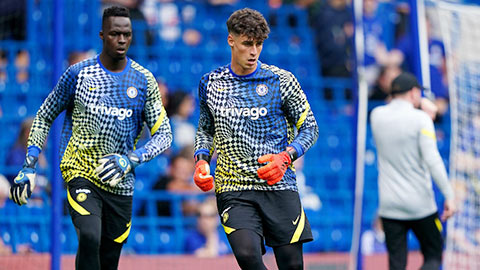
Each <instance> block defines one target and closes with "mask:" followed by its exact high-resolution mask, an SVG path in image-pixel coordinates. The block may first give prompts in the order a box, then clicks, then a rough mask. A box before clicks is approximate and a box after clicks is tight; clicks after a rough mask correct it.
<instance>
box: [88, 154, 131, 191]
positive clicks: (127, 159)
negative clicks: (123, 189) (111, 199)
mask: <svg viewBox="0 0 480 270" xmlns="http://www.w3.org/2000/svg"><path fill="white" fill-rule="evenodd" d="M139 163H140V159H139V158H138V156H137V155H136V154H135V153H129V154H128V156H127V155H119V154H108V155H105V156H103V157H102V158H101V159H99V160H98V166H97V168H96V169H95V172H96V173H97V175H98V178H100V181H102V183H104V184H106V183H108V184H109V185H110V186H111V187H114V186H116V185H117V184H118V183H119V182H120V181H121V180H122V179H123V177H124V176H125V175H126V174H127V173H129V172H130V171H131V170H132V169H133V168H135V167H136V166H138V164H139Z"/></svg>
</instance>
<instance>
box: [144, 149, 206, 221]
mask: <svg viewBox="0 0 480 270" xmlns="http://www.w3.org/2000/svg"><path fill="white" fill-rule="evenodd" d="M192 156H193V148H192V146H189V147H185V148H183V149H181V150H180V151H179V152H178V154H176V155H175V156H173V157H172V159H171V160H170V164H169V166H168V170H167V174H166V175H162V176H160V177H159V179H158V180H157V181H156V182H155V184H154V185H153V187H152V189H153V190H164V191H169V192H172V193H200V190H199V189H198V188H197V187H196V186H195V185H194V184H193V179H192V175H193V172H194V168H195V164H194V161H193V160H192ZM156 205H157V215H158V216H171V215H172V213H171V204H170V202H169V201H164V200H162V201H157V203H156ZM196 210H197V202H196V201H195V200H191V201H185V202H184V203H183V205H182V212H183V214H184V215H193V214H195V213H196ZM145 211H146V209H145V208H143V209H142V210H140V215H144V214H145V213H146V212H145Z"/></svg>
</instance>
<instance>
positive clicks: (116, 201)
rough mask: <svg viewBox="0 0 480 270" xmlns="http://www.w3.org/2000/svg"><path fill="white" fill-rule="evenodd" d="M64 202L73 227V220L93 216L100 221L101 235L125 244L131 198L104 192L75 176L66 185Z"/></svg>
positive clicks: (130, 218) (129, 224) (129, 223)
mask: <svg viewBox="0 0 480 270" xmlns="http://www.w3.org/2000/svg"><path fill="white" fill-rule="evenodd" d="M67 200H68V209H69V211H70V216H71V217H72V221H73V224H74V225H75V227H77V222H76V219H77V217H79V216H87V217H89V216H90V217H91V216H97V217H99V218H101V219H102V228H101V229H102V232H101V233H102V235H103V236H105V237H107V238H109V239H111V240H113V241H115V242H117V243H126V241H127V238H128V235H129V233H130V229H131V223H132V222H131V220H132V200H133V197H132V196H123V195H117V194H113V193H110V192H107V191H105V190H103V189H100V188H99V187H97V186H96V185H95V184H93V183H92V182H90V181H89V180H87V179H85V178H82V177H78V178H75V179H72V180H71V181H69V182H68V188H67Z"/></svg>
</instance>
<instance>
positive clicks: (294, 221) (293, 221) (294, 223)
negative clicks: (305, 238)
mask: <svg viewBox="0 0 480 270" xmlns="http://www.w3.org/2000/svg"><path fill="white" fill-rule="evenodd" d="M299 218H300V215H298V216H297V219H295V220H292V223H293V226H296V225H297V223H298V219H299Z"/></svg>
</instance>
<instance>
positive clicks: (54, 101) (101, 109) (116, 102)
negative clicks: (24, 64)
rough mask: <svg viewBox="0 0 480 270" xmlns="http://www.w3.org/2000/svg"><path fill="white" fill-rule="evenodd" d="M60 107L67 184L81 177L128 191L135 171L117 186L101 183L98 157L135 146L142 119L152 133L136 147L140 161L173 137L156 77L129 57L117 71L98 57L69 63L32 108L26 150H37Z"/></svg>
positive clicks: (130, 188)
mask: <svg viewBox="0 0 480 270" xmlns="http://www.w3.org/2000/svg"><path fill="white" fill-rule="evenodd" d="M64 110H65V111H66V117H65V123H64V127H63V131H62V138H61V155H62V158H61V163H60V169H61V171H62V176H63V178H64V179H65V181H67V182H68V181H70V180H72V179H73V178H75V177H84V178H86V179H89V180H90V181H92V182H93V183H94V184H96V185H97V186H98V187H100V188H102V189H104V190H107V191H109V192H112V193H115V194H120V195H132V194H133V187H134V181H135V179H134V174H133V173H129V174H127V175H126V176H125V179H124V180H122V181H121V182H120V183H119V184H118V185H117V186H116V187H113V188H112V187H110V186H109V185H103V184H102V183H101V182H100V180H99V179H98V177H97V176H96V174H95V168H96V166H97V161H98V159H99V158H100V157H102V156H104V155H106V154H112V153H116V154H127V153H128V152H129V151H132V150H134V149H135V144H136V142H137V140H138V138H139V137H140V134H141V132H142V128H143V123H146V124H147V126H148V128H149V129H150V132H151V135H152V137H151V139H150V140H149V141H148V142H147V143H146V144H145V145H144V146H142V147H141V148H139V149H136V150H135V153H136V154H137V155H138V156H139V157H140V160H141V162H145V161H148V160H150V159H152V158H153V157H155V156H156V155H158V154H160V153H161V152H163V151H164V150H165V149H167V148H168V147H169V146H170V143H171V140H172V135H171V130H170V123H169V120H168V117H167V115H166V112H165V109H164V108H163V106H162V99H161V95H160V92H159V90H158V84H157V82H156V80H155V78H154V77H153V75H152V74H151V73H150V71H148V70H147V69H145V68H143V67H142V66H140V65H139V64H138V63H136V62H135V61H133V60H131V59H129V58H128V63H127V66H126V67H125V69H124V70H123V71H122V72H119V73H113V72H110V71H109V70H107V69H106V68H105V67H104V66H103V65H102V63H101V62H100V59H99V56H98V55H97V56H96V57H94V58H90V59H88V60H85V61H83V62H80V63H78V64H75V65H73V66H70V67H69V68H68V70H67V71H65V73H64V74H63V75H62V77H61V78H60V80H59V82H58V83H57V85H56V86H55V88H54V89H53V91H52V92H51V93H50V94H49V96H48V97H47V98H46V99H45V101H44V102H43V104H42V106H41V107H40V109H39V111H38V112H37V115H36V117H35V120H34V122H33V126H32V130H31V132H30V136H29V139H28V146H29V149H30V148H31V147H37V148H38V149H41V148H42V146H43V144H44V142H45V139H46V137H47V134H48V132H49V129H50V126H51V124H52V122H53V120H55V118H56V117H57V116H58V115H59V114H60V113H61V112H62V111H64Z"/></svg>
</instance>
